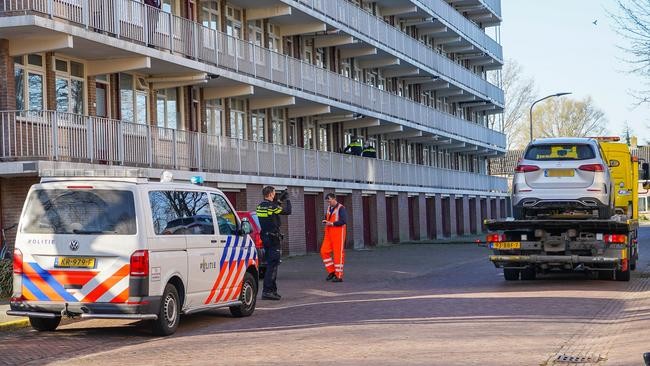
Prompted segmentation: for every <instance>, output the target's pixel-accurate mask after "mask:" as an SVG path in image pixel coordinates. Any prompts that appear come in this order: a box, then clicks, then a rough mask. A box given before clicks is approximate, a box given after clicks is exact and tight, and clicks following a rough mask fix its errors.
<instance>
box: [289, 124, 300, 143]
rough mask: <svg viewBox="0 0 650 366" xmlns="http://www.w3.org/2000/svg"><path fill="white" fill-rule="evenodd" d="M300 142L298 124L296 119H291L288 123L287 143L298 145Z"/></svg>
mask: <svg viewBox="0 0 650 366" xmlns="http://www.w3.org/2000/svg"><path fill="white" fill-rule="evenodd" d="M297 143H298V126H297V124H296V120H295V119H291V120H289V123H288V124H287V145H289V146H296V145H297Z"/></svg>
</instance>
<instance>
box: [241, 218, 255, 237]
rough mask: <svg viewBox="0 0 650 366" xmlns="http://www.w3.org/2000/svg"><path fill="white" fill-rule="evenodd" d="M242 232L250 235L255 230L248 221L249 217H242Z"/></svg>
mask: <svg viewBox="0 0 650 366" xmlns="http://www.w3.org/2000/svg"><path fill="white" fill-rule="evenodd" d="M240 231H241V234H242V235H248V234H250V233H252V232H253V226H252V225H251V223H250V222H248V219H242V220H241V230H240Z"/></svg>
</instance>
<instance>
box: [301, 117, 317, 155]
mask: <svg viewBox="0 0 650 366" xmlns="http://www.w3.org/2000/svg"><path fill="white" fill-rule="evenodd" d="M302 135H303V136H302V138H303V142H304V145H305V149H314V148H316V126H315V125H314V122H311V121H309V122H304V129H303V133H302Z"/></svg>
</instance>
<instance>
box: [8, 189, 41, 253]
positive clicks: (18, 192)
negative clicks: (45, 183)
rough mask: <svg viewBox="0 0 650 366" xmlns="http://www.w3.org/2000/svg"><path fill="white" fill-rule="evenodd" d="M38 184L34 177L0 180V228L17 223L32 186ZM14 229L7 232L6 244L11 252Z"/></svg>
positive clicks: (14, 234) (14, 235) (14, 237)
mask: <svg viewBox="0 0 650 366" xmlns="http://www.w3.org/2000/svg"><path fill="white" fill-rule="evenodd" d="M38 182H39V179H38V178H36V177H20V178H18V177H17V178H1V179H0V218H1V219H2V222H1V223H0V225H2V227H8V226H11V225H13V224H15V223H18V220H19V219H20V213H21V211H22V209H23V204H24V203H25V198H26V197H27V192H28V191H29V187H31V185H32V184H36V183H38ZM15 239H16V229H13V230H9V231H7V243H9V245H10V246H11V248H12V250H13V245H14V240H15Z"/></svg>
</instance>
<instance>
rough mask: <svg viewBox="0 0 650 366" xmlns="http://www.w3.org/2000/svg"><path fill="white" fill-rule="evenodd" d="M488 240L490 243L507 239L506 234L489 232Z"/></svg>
mask: <svg viewBox="0 0 650 366" xmlns="http://www.w3.org/2000/svg"><path fill="white" fill-rule="evenodd" d="M486 239H487V240H486V241H487V242H488V243H495V242H501V241H506V235H505V234H487V237H486Z"/></svg>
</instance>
